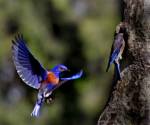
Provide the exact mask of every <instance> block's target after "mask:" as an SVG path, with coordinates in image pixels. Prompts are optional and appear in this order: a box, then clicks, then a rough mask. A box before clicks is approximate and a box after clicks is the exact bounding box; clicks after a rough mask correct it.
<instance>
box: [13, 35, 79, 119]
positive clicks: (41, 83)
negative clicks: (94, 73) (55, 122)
mask: <svg viewBox="0 0 150 125" xmlns="http://www.w3.org/2000/svg"><path fill="white" fill-rule="evenodd" d="M12 42H13V45H12V52H13V61H14V64H15V67H16V70H17V73H18V74H19V76H20V77H21V79H22V80H23V81H24V82H25V83H26V84H27V85H29V86H30V87H33V88H35V89H38V90H39V92H38V97H37V101H36V104H35V106H34V109H33V111H32V113H31V116H35V117H38V116H39V113H40V108H41V106H42V104H43V103H44V101H45V100H46V98H48V97H49V96H50V95H51V94H52V92H53V91H54V90H55V89H57V88H58V87H59V86H61V85H62V84H63V83H65V82H66V81H68V80H74V79H78V78H80V77H81V76H82V71H81V72H80V73H77V74H75V75H73V76H71V77H68V78H60V73H61V72H63V71H67V70H68V68H67V67H66V66H64V65H62V64H59V65H56V66H55V67H54V68H52V69H51V70H46V69H44V68H43V66H42V65H41V64H40V63H39V62H38V60H37V59H36V58H35V57H34V56H33V55H32V54H31V52H30V51H29V49H28V48H27V47H26V45H25V40H24V39H23V36H22V35H18V36H17V37H15V40H13V41H12Z"/></svg>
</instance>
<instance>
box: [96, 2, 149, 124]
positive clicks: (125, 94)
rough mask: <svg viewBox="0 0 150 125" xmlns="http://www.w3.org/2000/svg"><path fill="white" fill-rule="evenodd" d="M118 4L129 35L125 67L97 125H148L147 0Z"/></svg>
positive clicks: (124, 60)
mask: <svg viewBox="0 0 150 125" xmlns="http://www.w3.org/2000/svg"><path fill="white" fill-rule="evenodd" d="M122 1H123V10H124V14H123V17H124V19H123V21H124V22H127V24H128V26H127V28H128V35H129V37H128V40H127V41H126V50H125V51H126V52H125V57H124V59H123V62H125V66H122V72H121V76H122V80H121V81H116V85H115V86H114V89H113V92H112V93H111V97H110V100H109V102H108V104H107V106H106V107H105V109H104V111H103V112H102V114H101V116H100V118H99V120H98V125H150V0H122Z"/></svg>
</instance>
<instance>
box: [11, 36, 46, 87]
mask: <svg viewBox="0 0 150 125" xmlns="http://www.w3.org/2000/svg"><path fill="white" fill-rule="evenodd" d="M12 43H13V45H12V54H13V61H14V64H15V67H16V70H17V73H18V74H19V76H20V77H21V79H22V80H23V81H24V82H25V83H26V84H27V85H29V86H30V87H33V88H35V89H39V87H40V82H41V81H42V80H45V77H46V74H47V71H46V70H45V69H44V68H43V66H42V65H41V64H40V63H39V62H38V60H37V59H36V58H34V56H33V55H32V54H31V52H30V51H29V49H28V48H27V47H26V45H25V40H24V39H23V36H22V35H18V36H16V37H15V40H12Z"/></svg>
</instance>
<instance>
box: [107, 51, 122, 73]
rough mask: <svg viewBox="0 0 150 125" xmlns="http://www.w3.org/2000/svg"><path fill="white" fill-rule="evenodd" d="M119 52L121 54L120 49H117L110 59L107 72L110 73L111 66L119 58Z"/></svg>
mask: <svg viewBox="0 0 150 125" xmlns="http://www.w3.org/2000/svg"><path fill="white" fill-rule="evenodd" d="M119 52H120V49H118V48H117V49H115V50H114V51H113V53H112V54H111V56H110V58H109V62H108V66H107V69H106V72H107V71H108V69H109V67H110V65H111V64H112V63H114V61H115V59H116V58H117V56H118V54H119Z"/></svg>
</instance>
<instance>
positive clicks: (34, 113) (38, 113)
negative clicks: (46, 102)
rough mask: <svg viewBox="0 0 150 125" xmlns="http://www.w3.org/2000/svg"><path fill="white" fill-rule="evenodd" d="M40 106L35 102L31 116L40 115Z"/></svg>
mask: <svg viewBox="0 0 150 125" xmlns="http://www.w3.org/2000/svg"><path fill="white" fill-rule="evenodd" d="M40 108H41V105H39V104H38V103H36V104H35V106H34V109H33V111H32V113H31V116H33V117H39V115H40Z"/></svg>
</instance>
